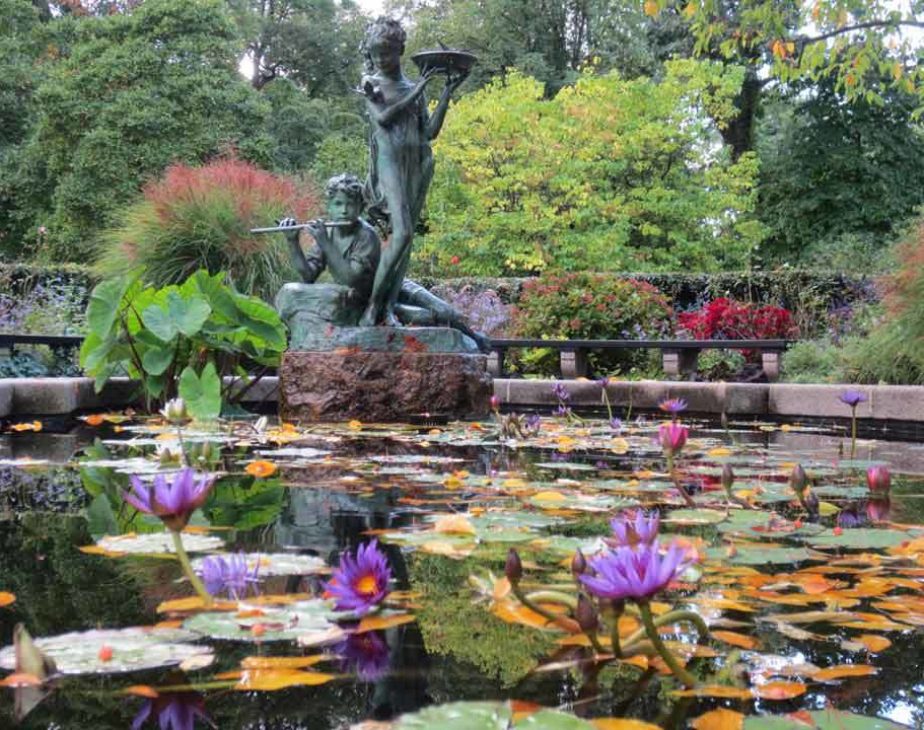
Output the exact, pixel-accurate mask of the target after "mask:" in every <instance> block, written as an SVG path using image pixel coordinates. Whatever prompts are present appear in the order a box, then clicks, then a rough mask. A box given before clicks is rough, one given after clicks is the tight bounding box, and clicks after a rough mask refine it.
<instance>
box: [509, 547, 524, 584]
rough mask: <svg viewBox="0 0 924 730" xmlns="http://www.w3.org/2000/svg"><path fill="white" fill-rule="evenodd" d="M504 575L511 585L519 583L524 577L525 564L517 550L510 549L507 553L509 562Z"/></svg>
mask: <svg viewBox="0 0 924 730" xmlns="http://www.w3.org/2000/svg"><path fill="white" fill-rule="evenodd" d="M504 575H506V576H507V580H509V581H510V582H511V583H519V581H520V578H522V577H523V563H522V561H521V560H520V554H519V553H518V552H517V551H516V548H510V551H509V552H508V553H507V562H506V563H505V564H504Z"/></svg>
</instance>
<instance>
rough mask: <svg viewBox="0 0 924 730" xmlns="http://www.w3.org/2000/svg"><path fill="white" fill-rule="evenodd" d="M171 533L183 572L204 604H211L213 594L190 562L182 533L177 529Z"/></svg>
mask: <svg viewBox="0 0 924 730" xmlns="http://www.w3.org/2000/svg"><path fill="white" fill-rule="evenodd" d="M170 534H171V536H172V537H173V547H174V549H175V550H176V557H177V560H179V561H180V565H181V566H182V567H183V572H184V573H186V577H187V578H188V579H189V582H190V583H191V584H192V587H193V588H194V589H195V590H196V593H197V594H198V595H199V598H201V599H202V603H203V605H205V606H206V607H208V606H211V605H212V596H211V594H210V593H209V592H208V591H207V590H205V586H204V585H203V584H202V581H201V580H200V579H199V576H198V575H196V571H194V570H193V567H192V563H190V562H189V555H187V553H186V548H184V547H183V537H182V535H181V534H180V533H179V532H178V531H177V530H170Z"/></svg>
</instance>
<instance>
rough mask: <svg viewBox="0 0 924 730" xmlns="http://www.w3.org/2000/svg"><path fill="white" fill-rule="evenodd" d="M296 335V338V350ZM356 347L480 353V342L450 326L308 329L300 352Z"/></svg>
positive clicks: (390, 350)
mask: <svg viewBox="0 0 924 730" xmlns="http://www.w3.org/2000/svg"><path fill="white" fill-rule="evenodd" d="M294 343H295V338H293V349H294ZM345 348H346V349H350V348H355V349H358V350H362V351H375V352H402V351H404V350H413V351H417V352H461V353H473V354H475V353H478V352H479V350H478V345H477V344H475V341H474V340H473V339H471V338H470V337H468V336H466V335H464V334H462V333H461V332H460V331H459V330H455V329H450V328H449V327H333V326H328V327H325V328H323V329H318V330H314V331H306V332H303V333H301V335H300V338H299V340H298V349H297V351H298V352H330V351H333V350H339V349H345Z"/></svg>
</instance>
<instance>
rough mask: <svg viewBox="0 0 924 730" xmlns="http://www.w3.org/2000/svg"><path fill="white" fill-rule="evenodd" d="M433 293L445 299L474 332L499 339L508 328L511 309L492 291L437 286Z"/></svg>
mask: <svg viewBox="0 0 924 730" xmlns="http://www.w3.org/2000/svg"><path fill="white" fill-rule="evenodd" d="M433 293H434V294H436V295H437V296H439V297H441V298H443V299H445V301H446V302H448V304H449V305H450V306H451V307H452V308H453V309H455V310H456V311H457V312H459V313H460V314H461V315H462V316H463V317H464V318H465V321H466V322H468V324H469V325H470V326H471V327H472V329H474V330H475V331H476V332H481V333H482V334H485V335H488V336H492V335H493V336H494V337H500V336H502V335H503V333H504V331H505V330H506V329H507V328H508V327H509V326H510V316H511V309H512V307H511V306H510V305H509V304H505V303H504V302H503V301H502V300H501V298H500V296H499V295H498V293H497V292H496V291H494V290H492V289H483V290H481V291H478V290H477V289H475V288H474V287H472V286H463V287H462V288H461V289H453V288H448V287H440V286H437V287H435V288H434V291H433Z"/></svg>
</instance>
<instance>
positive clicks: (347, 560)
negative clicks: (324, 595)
mask: <svg viewBox="0 0 924 730" xmlns="http://www.w3.org/2000/svg"><path fill="white" fill-rule="evenodd" d="M390 580H391V568H389V567H388V560H387V559H386V557H385V553H383V552H382V551H381V550H379V545H378V541H376V540H373V541H372V542H370V543H367V544H366V545H360V546H359V548H358V549H357V550H356V556H355V557H352V556H350V555H349V554H347V553H344V554H342V555H341V556H340V567H338V568H337V570H335V571H334V575H333V577H332V578H331V580H330V581H329V582H328V583H327V586H326V587H327V592H328V593H329V594H330V595H331V596H332V597H333V598H335V599H336V602H335V604H334V608H335V609H336V610H338V611H355V612H356V613H359V614H363V613H368V612H369V611H371V610H372V609H373V608H375V607H376V606H377V605H378V604H380V603H381V602H382V601H383V600H384V599H385V596H387V595H388V583H389V581H390Z"/></svg>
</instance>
